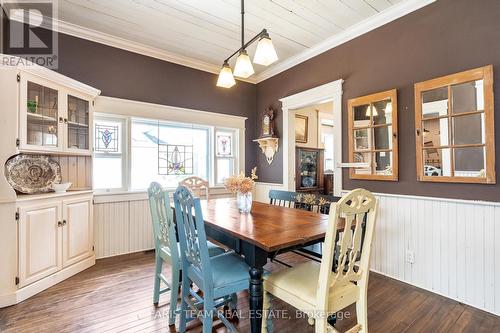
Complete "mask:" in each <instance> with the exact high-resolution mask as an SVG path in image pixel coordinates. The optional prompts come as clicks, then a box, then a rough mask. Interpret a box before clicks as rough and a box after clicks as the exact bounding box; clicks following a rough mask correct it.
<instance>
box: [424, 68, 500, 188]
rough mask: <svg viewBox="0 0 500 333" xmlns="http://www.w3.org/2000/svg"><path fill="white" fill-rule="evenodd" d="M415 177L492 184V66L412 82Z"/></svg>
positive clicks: (493, 131)
mask: <svg viewBox="0 0 500 333" xmlns="http://www.w3.org/2000/svg"><path fill="white" fill-rule="evenodd" d="M415 135H416V149H417V150H416V157H417V179H418V180H420V181H430V182H459V183H486V184H495V181H496V180H495V129H494V107H493V66H491V65H490V66H485V67H481V68H476V69H472V70H468V71H465V72H461V73H457V74H452V75H448V76H444V77H440V78H436V79H433V80H429V81H425V82H420V83H416V84H415Z"/></svg>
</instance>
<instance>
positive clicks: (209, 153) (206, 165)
mask: <svg viewBox="0 0 500 333" xmlns="http://www.w3.org/2000/svg"><path fill="white" fill-rule="evenodd" d="M128 119H129V123H130V125H129V132H130V134H129V135H128V136H127V137H126V138H125V140H124V141H126V143H127V146H126V147H127V148H125V149H124V150H125V151H129V152H130V156H129V157H128V158H127V157H126V156H123V158H122V159H123V160H124V161H125V164H124V165H126V166H127V168H123V169H122V170H124V171H123V172H125V173H126V176H127V177H125V179H128V182H126V186H125V189H129V190H145V189H147V187H148V186H149V184H150V183H151V182H152V181H156V182H159V183H160V184H162V186H164V187H166V188H175V187H177V185H178V184H179V182H180V181H181V180H182V179H184V178H186V177H191V176H197V177H200V178H203V179H206V180H208V181H209V183H210V186H211V187H222V186H223V183H224V180H225V178H227V177H228V176H230V175H233V174H236V173H238V172H239V171H238V170H239V169H238V156H239V155H238V151H239V149H238V148H239V147H238V136H239V129H235V128H218V127H215V126H206V125H193V124H183V123H178V122H170V121H164V120H152V119H140V118H128ZM101 124H104V125H112V124H108V123H107V122H106V121H105V118H103V119H101V118H100V117H99V116H95V122H94V127H95V131H97V130H98V128H100V126H101ZM108 139H109V138H108ZM109 145H111V143H110V144H109ZM96 147H97V145H96ZM99 154H110V153H102V152H98V151H97V150H96V152H95V154H94V156H98V155H99ZM94 165H95V167H94V178H95V179H100V180H102V181H101V182H100V183H99V182H95V185H94V188H95V189H105V190H108V191H111V190H113V189H114V187H109V188H108V187H103V186H107V185H108V183H106V181H105V180H107V179H108V178H113V177H115V178H116V177H118V176H117V175H115V174H113V172H114V171H112V170H116V167H115V168H108V167H107V166H106V165H99V164H94ZM125 169H126V171H125ZM111 185H112V184H111Z"/></svg>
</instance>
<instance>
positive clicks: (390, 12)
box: [9, 0, 436, 84]
mask: <svg viewBox="0 0 500 333" xmlns="http://www.w3.org/2000/svg"><path fill="white" fill-rule="evenodd" d="M435 1H436V0H403V1H401V2H399V3H397V4H395V5H393V6H391V7H389V8H388V9H386V10H383V11H381V12H380V13H378V14H376V15H373V16H370V17H368V18H367V19H365V20H363V21H361V22H359V23H357V24H355V25H353V26H351V27H349V28H347V29H346V30H345V31H343V32H341V33H338V34H336V35H334V36H332V37H330V38H328V39H326V40H324V41H323V42H321V43H319V44H316V45H314V46H312V47H310V48H308V49H306V50H304V51H302V52H300V53H299V54H297V55H295V56H292V57H290V58H288V59H285V60H283V61H281V62H278V63H277V64H276V65H274V66H271V67H270V68H269V69H267V70H265V71H263V72H261V73H259V74H256V75H254V76H252V77H250V78H247V79H241V78H236V79H237V80H238V81H244V82H248V83H253V84H257V83H259V82H262V81H264V80H267V79H269V78H271V77H273V76H274V75H277V74H279V73H281V72H283V71H285V70H287V69H290V68H292V67H294V66H296V65H298V64H300V63H302V62H304V61H306V60H309V59H311V58H313V57H315V56H317V55H319V54H321V53H323V52H325V51H328V50H330V49H332V48H334V47H336V46H339V45H341V44H343V43H346V42H348V41H350V40H352V39H354V38H356V37H359V36H361V35H363V34H365V33H367V32H369V31H371V30H374V29H376V28H378V27H380V26H382V25H384V24H387V23H389V22H392V21H394V20H396V19H398V18H400V17H402V16H405V15H407V14H409V13H411V12H413V11H415V10H417V9H420V8H422V7H425V6H427V5H429V4H431V3H433V2H435ZM9 19H11V20H15V21H19V22H23V18H22V17H16V16H14V15H11V16H10V17H9ZM49 20H52V25H51V26H50V25H45V26H44V25H42V27H44V28H47V29H52V30H54V31H56V32H59V33H63V34H67V35H71V36H74V37H78V38H82V39H86V40H90V41H93V42H96V43H100V44H104V45H108V46H111V47H115V48H119V49H122V50H126V51H130V52H134V53H138V54H142V55H145V56H149V57H152V58H156V59H160V60H164V61H168V62H171V63H174V64H178V65H182V66H186V67H190V68H194V69H198V70H201V71H205V72H209V73H213V74H218V73H219V71H220V66H219V65H214V64H210V63H207V62H204V61H201V60H198V59H194V58H191V57H186V56H182V55H179V54H175V53H172V52H169V51H166V50H164V49H160V48H156V47H152V46H148V45H145V44H142V43H138V42H134V41H130V40H128V39H125V38H121V37H117V36H113V35H110V34H106V33H103V32H99V31H97V30H93V29H89V28H85V27H82V26H79V25H76V24H72V23H69V22H65V21H62V20H59V19H55V18H50V19H49ZM44 22H47V18H46V19H45V20H44Z"/></svg>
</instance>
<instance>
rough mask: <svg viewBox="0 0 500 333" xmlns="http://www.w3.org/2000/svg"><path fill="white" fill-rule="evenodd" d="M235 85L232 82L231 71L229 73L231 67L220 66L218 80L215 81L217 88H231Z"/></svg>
mask: <svg viewBox="0 0 500 333" xmlns="http://www.w3.org/2000/svg"><path fill="white" fill-rule="evenodd" d="M235 84H236V81H235V80H234V76H233V71H231V67H229V65H228V64H224V66H222V68H221V70H220V73H219V78H218V79H217V87H222V88H231V87H232V86H234V85H235Z"/></svg>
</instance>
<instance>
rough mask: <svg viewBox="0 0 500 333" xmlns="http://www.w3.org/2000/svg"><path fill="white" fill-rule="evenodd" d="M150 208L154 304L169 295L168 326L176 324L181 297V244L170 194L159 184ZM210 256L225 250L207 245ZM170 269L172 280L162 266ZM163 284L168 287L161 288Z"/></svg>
mask: <svg viewBox="0 0 500 333" xmlns="http://www.w3.org/2000/svg"><path fill="white" fill-rule="evenodd" d="M148 197H149V208H150V211H151V220H152V222H153V235H154V241H155V253H156V268H155V277H154V290H153V303H154V304H155V305H157V304H158V302H159V300H160V294H163V293H165V292H167V291H171V292H170V310H169V316H168V324H169V325H174V324H175V315H176V313H178V312H179V311H177V298H178V296H179V284H180V274H181V267H182V266H181V261H180V255H179V243H178V242H177V238H176V231H175V223H174V222H173V214H172V209H171V208H170V199H169V192H168V191H164V190H163V189H162V187H161V185H160V184H158V183H156V182H153V183H151V185H150V186H149V189H148ZM208 248H209V252H210V254H211V255H218V254H221V253H224V250H223V249H222V248H219V247H217V246H216V245H214V244H211V243H210V244H208ZM164 262H166V263H167V264H169V265H170V266H171V276H170V279H168V278H167V277H166V276H165V275H164V274H163V273H162V266H163V263H164ZM161 282H163V283H164V284H165V285H166V287H165V288H163V289H162V288H160V287H161Z"/></svg>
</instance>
